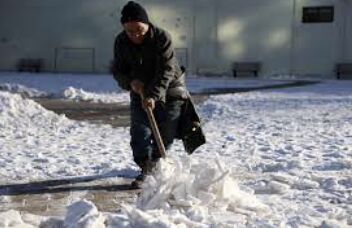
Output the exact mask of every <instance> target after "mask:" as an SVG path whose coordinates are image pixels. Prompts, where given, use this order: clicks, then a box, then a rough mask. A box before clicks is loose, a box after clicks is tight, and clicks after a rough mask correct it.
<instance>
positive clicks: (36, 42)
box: [0, 0, 352, 77]
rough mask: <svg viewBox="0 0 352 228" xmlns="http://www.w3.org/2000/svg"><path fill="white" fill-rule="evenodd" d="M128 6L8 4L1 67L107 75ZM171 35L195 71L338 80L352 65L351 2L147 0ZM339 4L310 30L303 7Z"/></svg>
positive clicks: (67, 0)
mask: <svg viewBox="0 0 352 228" xmlns="http://www.w3.org/2000/svg"><path fill="white" fill-rule="evenodd" d="M126 2H127V0H101V1H99V2H97V1H96V0H45V1H44V0H26V1H21V0H1V1H0V14H1V15H2V18H3V19H2V20H0V69H1V70H15V69H16V68H15V66H16V62H17V60H18V59H19V58H44V59H45V70H46V71H54V72H55V71H56V72H101V73H103V72H107V71H108V68H109V63H110V60H111V59H112V51H113V50H112V48H113V42H114V37H115V35H116V34H117V33H118V32H119V31H120V30H121V29H122V28H121V25H120V23H119V19H120V11H121V9H122V7H123V5H124V4H126ZM139 2H141V3H142V4H143V5H144V6H145V7H146V8H147V10H148V12H149V15H150V18H151V21H152V22H154V23H155V24H157V25H159V26H161V27H163V28H165V29H166V30H168V31H169V32H170V33H171V34H172V37H173V40H174V46H175V47H176V53H177V55H178V57H179V59H180V60H181V62H182V64H183V65H185V66H187V69H188V70H189V71H190V72H192V73H209V74H230V73H231V63H232V62H234V61H258V62H261V63H262V66H263V68H262V71H261V75H277V74H298V75H324V76H326V77H329V76H330V77H331V76H332V75H333V68H334V64H335V63H336V62H341V61H344V62H348V61H349V62H352V43H351V42H350V40H351V38H352V14H351V13H349V12H352V6H351V5H352V3H351V0H339V1H336V0H290V1H288V0H285V1H283V0H217V1H214V0H192V1H190V0H178V1H166V0H140V1H139ZM320 5H334V6H335V20H334V22H333V23H322V24H303V23H302V21H301V19H302V7H303V6H320Z"/></svg>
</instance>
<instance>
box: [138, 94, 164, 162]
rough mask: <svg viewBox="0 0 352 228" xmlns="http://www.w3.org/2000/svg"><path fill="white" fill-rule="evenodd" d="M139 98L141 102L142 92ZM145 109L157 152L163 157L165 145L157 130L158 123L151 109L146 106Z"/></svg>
mask: <svg viewBox="0 0 352 228" xmlns="http://www.w3.org/2000/svg"><path fill="white" fill-rule="evenodd" d="M141 98H142V102H143V101H144V95H143V94H141ZM145 111H146V112H147V116H148V120H149V123H150V127H151V128H152V132H153V135H154V138H155V141H156V144H157V146H158V149H159V153H160V155H161V157H162V158H165V157H166V150H165V146H164V143H163V140H162V138H161V135H160V131H159V128H158V125H157V123H156V121H155V117H154V114H153V110H152V109H151V108H150V107H146V108H145Z"/></svg>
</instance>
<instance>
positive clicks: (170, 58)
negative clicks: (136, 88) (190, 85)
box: [112, 24, 186, 101]
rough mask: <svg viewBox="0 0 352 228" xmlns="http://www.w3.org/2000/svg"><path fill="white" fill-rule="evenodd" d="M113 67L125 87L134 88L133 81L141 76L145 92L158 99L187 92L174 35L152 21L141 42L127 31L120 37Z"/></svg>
mask: <svg viewBox="0 0 352 228" xmlns="http://www.w3.org/2000/svg"><path fill="white" fill-rule="evenodd" d="M112 71H113V75H114V78H115V79H116V81H117V82H118V84H119V86H120V87H121V88H123V89H125V90H130V89H131V88H130V83H131V81H132V80H134V79H139V80H140V81H142V82H143V83H144V85H145V96H146V97H151V98H154V99H156V100H162V101H165V98H166V96H168V95H175V96H184V94H180V91H181V93H184V92H186V88H185V79H184V76H183V73H182V70H181V69H180V66H179V64H178V61H177V59H176V56H175V52H174V48H173V46H172V41H171V37H170V35H169V34H168V33H167V32H166V31H164V30H162V29H160V28H158V27H156V26H154V25H152V24H150V28H149V31H148V33H147V37H146V38H145V40H144V41H143V43H142V44H140V45H136V44H133V43H132V42H131V41H130V40H129V38H128V37H127V34H126V32H125V31H123V32H121V33H120V34H119V35H118V36H117V37H116V39H115V46H114V60H113V66H112ZM173 88H178V89H174V90H173ZM180 88H181V90H180ZM175 93H176V94H175Z"/></svg>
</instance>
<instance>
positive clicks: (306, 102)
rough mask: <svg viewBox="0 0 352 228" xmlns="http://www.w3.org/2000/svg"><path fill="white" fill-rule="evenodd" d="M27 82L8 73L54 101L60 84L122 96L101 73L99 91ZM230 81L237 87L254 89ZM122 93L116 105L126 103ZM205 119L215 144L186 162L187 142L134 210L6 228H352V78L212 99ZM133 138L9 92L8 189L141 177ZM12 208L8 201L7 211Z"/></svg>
mask: <svg viewBox="0 0 352 228" xmlns="http://www.w3.org/2000/svg"><path fill="white" fill-rule="evenodd" d="M27 76H28V79H27V78H26V80H28V81H27V82H28V83H25V82H24V81H25V80H24V79H23V75H16V74H11V75H1V77H0V84H1V83H8V84H11V85H16V84H20V85H23V86H26V87H27V88H31V89H36V90H38V91H41V92H45V93H54V94H57V91H58V90H57V88H58V87H61V88H67V87H69V86H71V87H72V88H75V89H78V90H79V89H84V90H87V91H90V93H91V94H92V95H93V97H94V96H98V95H97V94H101V93H103V94H104V95H106V96H107V97H109V93H112V92H113V91H114V90H116V85H113V84H112V81H110V82H104V80H103V78H102V81H100V76H99V77H98V76H95V77H94V76H89V77H88V76H87V77H84V79H85V80H84V81H85V83H86V85H92V88H93V89H92V90H89V89H87V87H84V88H83V87H82V86H81V85H79V84H75V83H76V80H75V79H72V84H71V83H70V82H68V83H67V84H64V83H62V81H67V80H71V79H69V78H67V76H65V77H64V76H60V75H56V76H58V77H57V78H49V79H42V80H38V84H35V83H34V84H30V83H29V82H33V81H35V80H34V79H32V80H31V77H34V78H36V77H43V78H45V77H44V76H43V75H27ZM27 76H26V77H27ZM12 77H13V80H12ZM4 78H7V79H6V80H5V79H4ZM60 78H61V79H60ZM63 78H65V80H64V79H63ZM72 78H74V76H72ZM97 78H99V82H97ZM45 80H48V81H46V83H43V81H45ZM56 80H57V81H56ZM192 80H193V81H192V82H191V83H194V85H195V87H197V86H198V89H199V87H200V86H199V85H197V83H196V82H197V81H196V79H192ZM222 80H227V83H226V84H227V85H229V83H230V81H231V83H233V84H232V85H233V86H236V83H240V84H242V85H244V84H247V85H253V83H254V82H253V81H246V80H240V81H238V80H229V79H222ZM222 80H220V82H221V81H222ZM107 81H109V80H107ZM204 81H207V82H208V83H209V82H211V83H213V85H212V86H213V87H216V86H219V84H220V82H219V84H217V81H216V80H208V79H204V80H203V81H202V83H200V85H201V84H203V85H204V86H203V88H204V87H206V86H209V85H206V83H205V82H204ZM255 81H256V82H255V83H257V84H260V85H263V84H265V83H268V81H263V82H261V81H259V80H255ZM98 83H102V88H107V87H108V86H107V85H111V90H108V89H102V90H101V91H99V90H96V88H99V86H97V87H95V86H96V84H98ZM191 83H190V84H191ZM63 84H64V85H63ZM196 85H197V86H196ZM209 87H210V86H209ZM209 87H208V88H209ZM219 87H221V86H219ZM116 94H117V95H112V96H116V97H119V95H118V93H116ZM198 110H199V111H200V114H201V116H202V117H203V120H204V123H205V124H204V131H205V133H206V136H207V141H208V142H207V144H206V145H204V146H202V147H201V148H200V149H198V150H197V151H196V153H195V154H193V155H192V156H187V155H186V154H185V152H184V151H183V148H182V144H181V143H180V142H177V143H176V144H175V145H174V146H173V147H172V148H171V150H170V151H169V154H170V156H169V157H170V158H169V159H168V160H166V161H164V162H162V163H161V164H160V166H159V172H157V173H156V175H155V176H154V177H150V178H149V179H148V180H147V182H146V183H145V187H144V191H143V193H142V195H141V197H140V198H139V200H138V202H136V204H135V205H125V206H124V209H123V210H122V211H121V212H119V213H103V212H99V211H98V210H97V208H96V206H95V205H94V204H92V203H91V202H89V201H86V200H81V201H78V202H76V203H74V204H72V205H71V206H70V207H68V210H67V214H66V216H65V217H64V218H56V219H49V218H44V217H39V216H34V215H28V214H26V215H21V214H19V213H18V212H16V211H8V212H3V213H0V227H3V226H4V227H11V226H10V225H11V224H12V226H15V225H16V224H17V225H18V227H25V224H27V227H30V224H32V225H34V227H38V226H39V224H40V223H42V225H43V224H46V226H44V225H43V227H50V226H49V225H48V224H50V223H51V224H54V223H55V224H64V225H66V226H68V227H69V225H71V226H72V227H348V226H352V81H323V82H322V83H320V84H316V85H310V86H305V87H297V88H288V89H280V90H272V91H268V90H266V91H262V92H258V91H257V92H248V93H240V94H228V95H218V96H211V97H210V98H209V99H208V100H207V101H206V102H205V103H203V104H202V105H201V106H199V107H198ZM128 138H129V136H128V128H112V127H110V126H108V125H93V124H88V123H85V122H77V121H72V120H69V119H67V118H66V117H65V116H59V115H57V114H55V113H53V112H51V111H48V110H45V109H44V108H42V107H41V106H40V105H38V104H37V103H35V102H34V101H32V100H29V99H26V98H23V97H22V96H19V95H17V94H12V93H9V92H0V180H1V182H2V183H1V184H5V183H19V182H27V181H33V180H43V179H51V178H67V177H72V176H87V175H103V176H104V175H106V176H112V175H116V176H119V175H122V176H133V175H135V174H136V170H137V168H136V166H135V165H134V163H133V161H132V158H131V152H130V149H129V141H128ZM175 173H177V174H178V175H177V176H175V175H174V174H175ZM6 200H7V198H6V196H4V195H1V194H0V203H1V202H5V201H6Z"/></svg>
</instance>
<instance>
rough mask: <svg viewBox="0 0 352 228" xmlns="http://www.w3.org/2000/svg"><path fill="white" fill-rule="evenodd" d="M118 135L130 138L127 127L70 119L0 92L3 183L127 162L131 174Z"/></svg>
mask: <svg viewBox="0 0 352 228" xmlns="http://www.w3.org/2000/svg"><path fill="white" fill-rule="evenodd" d="M121 139H128V129H125V128H118V129H114V128H112V127H111V126H110V125H100V126H96V125H91V124H89V123H86V122H77V121H73V120H69V119H68V118H66V117H65V116H64V115H57V114H56V113H54V112H52V111H48V110H46V109H44V108H43V107H42V106H41V105H39V104H38V103H36V102H34V101H33V100H30V99H24V98H22V97H21V96H20V95H16V94H11V93H8V92H0V152H1V153H0V183H1V184H4V183H8V182H11V183H14V182H26V181H28V180H36V181H38V180H42V179H50V178H67V177H70V176H81V175H83V176H86V175H102V174H104V173H107V174H108V173H111V172H113V171H116V170H124V169H127V168H128V167H129V169H128V170H130V171H129V172H128V173H129V174H130V175H133V174H134V172H135V171H134V169H135V168H134V165H133V161H132V159H131V156H130V152H129V141H128V140H121ZM97 157H99V161H97V159H96V158H97ZM121 172H122V171H121ZM115 173H119V172H115Z"/></svg>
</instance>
